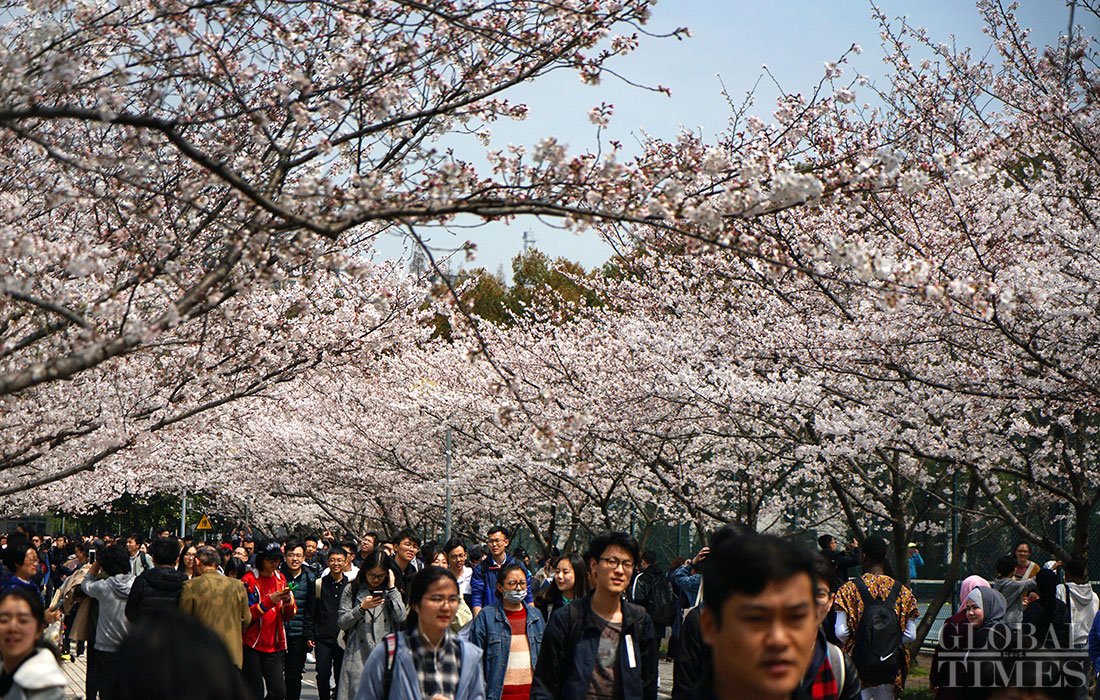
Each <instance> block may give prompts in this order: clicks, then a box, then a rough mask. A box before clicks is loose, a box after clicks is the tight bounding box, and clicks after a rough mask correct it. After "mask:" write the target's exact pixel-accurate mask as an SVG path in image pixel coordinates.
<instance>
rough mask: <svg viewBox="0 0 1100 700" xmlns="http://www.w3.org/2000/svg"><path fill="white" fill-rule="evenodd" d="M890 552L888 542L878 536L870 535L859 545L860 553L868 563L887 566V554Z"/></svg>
mask: <svg viewBox="0 0 1100 700" xmlns="http://www.w3.org/2000/svg"><path fill="white" fill-rule="evenodd" d="M887 550H888V547H887V544H886V540H884V539H883V538H881V537H879V536H878V535H870V536H868V537H864V538H863V542H860V544H859V551H860V553H861V554H863V556H864V557H866V558H867V563H868V564H871V565H874V564H885V563H886V552H887Z"/></svg>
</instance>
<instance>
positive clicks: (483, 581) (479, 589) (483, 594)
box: [470, 554, 534, 608]
mask: <svg viewBox="0 0 1100 700" xmlns="http://www.w3.org/2000/svg"><path fill="white" fill-rule="evenodd" d="M509 564H519V562H517V561H516V559H515V557H513V556H512V555H511V554H505V555H504V563H503V564H501V565H500V566H497V563H496V562H495V561H493V557H492V556H488V557H485V558H484V559H483V560H482V561H481V563H480V564H478V565H477V566H475V567H474V573H473V574H472V575H471V576H470V598H471V600H470V607H471V608H478V607H481V608H487V607H489V606H490V605H493V604H494V603H496V602H497V572H498V571H500V569H501V567H504V566H508V565H509ZM520 566H523V564H520ZM523 573H524V574H525V575H526V576H527V598H526V599H525V600H524V602H525V603H530V602H531V601H533V600H534V597H533V594H532V593H531V572H530V571H528V570H527V569H526V567H525V568H524V569H523Z"/></svg>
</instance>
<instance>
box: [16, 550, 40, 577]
mask: <svg viewBox="0 0 1100 700" xmlns="http://www.w3.org/2000/svg"><path fill="white" fill-rule="evenodd" d="M36 573H38V552H36V551H34V549H33V548H28V549H27V556H26V558H24V559H23V565H22V566H20V567H19V568H17V569H16V570H15V575H16V576H18V577H19V578H21V579H23V580H24V581H29V580H30V578H31V577H32V576H34V575H35V574H36Z"/></svg>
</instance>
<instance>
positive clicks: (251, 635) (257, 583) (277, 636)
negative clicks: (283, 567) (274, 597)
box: [241, 569, 298, 653]
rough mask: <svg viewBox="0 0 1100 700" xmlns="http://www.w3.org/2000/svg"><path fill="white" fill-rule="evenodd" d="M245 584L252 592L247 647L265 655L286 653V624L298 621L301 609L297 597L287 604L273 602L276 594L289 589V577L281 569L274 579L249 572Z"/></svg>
mask: <svg viewBox="0 0 1100 700" xmlns="http://www.w3.org/2000/svg"><path fill="white" fill-rule="evenodd" d="M241 581H242V582H243V583H244V585H245V588H247V589H248V603H249V606H248V610H249V612H251V613H252V624H250V625H249V626H248V629H246V630H245V631H244V645H245V646H246V647H251V648H253V649H255V650H256V651H262V652H264V653H271V652H275V651H286V631H285V630H284V629H283V623H284V622H287V621H289V620H290V619H291V618H292V617H294V615H295V614H296V613H297V612H298V608H297V606H296V605H295V604H294V596H291V597H290V600H288V601H286V602H284V603H278V604H274V603H272V602H271V594H272V593H275V592H276V591H281V590H283V589H284V588H286V577H284V576H283V575H282V573H280V572H279V571H278V570H277V569H276V571H275V572H274V573H273V574H272V575H271V576H258V575H257V574H256V573H255V572H252V571H249V572H248V573H247V574H245V575H244V578H242V579H241Z"/></svg>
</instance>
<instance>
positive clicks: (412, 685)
mask: <svg viewBox="0 0 1100 700" xmlns="http://www.w3.org/2000/svg"><path fill="white" fill-rule="evenodd" d="M409 634H416V632H398V633H397V635H396V640H397V645H396V649H395V650H394V660H393V661H394V663H393V680H392V682H391V685H390V692H389V695H388V696H386V697H383V687H382V686H383V680H384V677H385V673H386V662H387V660H388V650H387V649H386V644H385V642H383V643H380V644H378V645H376V646H375V647H374V649H372V650H371V653H370V656H369V657H367V664H366V666H365V667H364V668H363V675H362V676H361V677H360V679H359V690H358V692H356V694H355V700H430V699H429V698H425V697H424V694H423V693H422V692H420V678H419V677H418V676H417V674H416V665H415V664H414V663H413V657H412V652H411V651H410V650H409V644H408V642H407V641H406V635H409ZM458 643H459V645H460V646H461V649H462V668H461V669H460V670H459V679H458V692H457V693H455V697H454V698H453V700H485V683H484V681H483V680H482V678H483V676H482V674H481V649H478V648H477V647H476V646H474V645H473V644H470V643H469V642H468V641H466V640H465V639H462V638H461V637H460V638H459V640H458Z"/></svg>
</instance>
